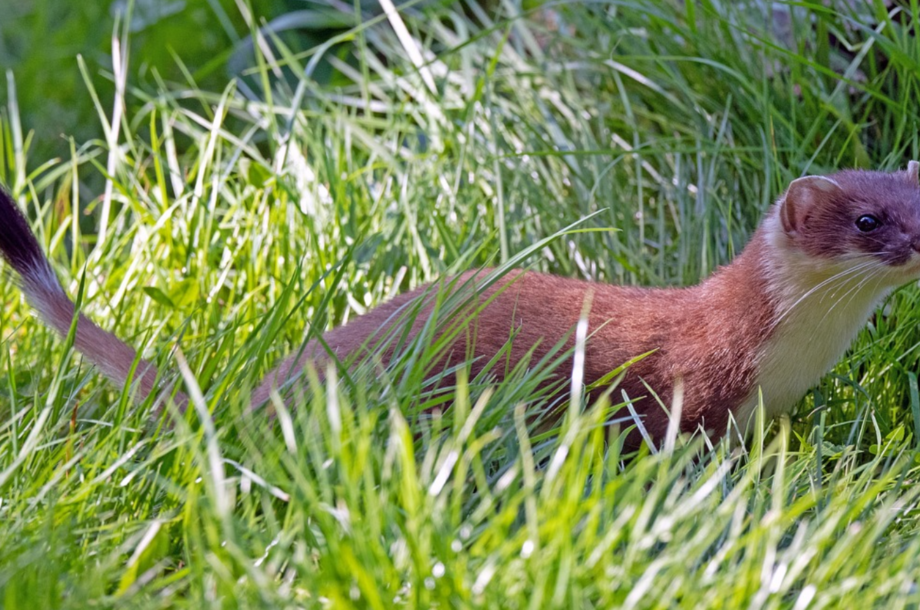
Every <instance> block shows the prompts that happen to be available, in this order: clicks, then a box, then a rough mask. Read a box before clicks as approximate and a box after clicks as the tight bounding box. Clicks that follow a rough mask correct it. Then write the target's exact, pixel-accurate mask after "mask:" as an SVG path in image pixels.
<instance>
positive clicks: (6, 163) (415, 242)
mask: <svg viewBox="0 0 920 610" xmlns="http://www.w3.org/2000/svg"><path fill="white" fill-rule="evenodd" d="M765 6H767V5H766V4H765V3H763V4H762V3H759V2H751V3H744V4H743V5H742V4H741V3H724V4H721V3H717V2H713V1H711V0H703V1H701V2H696V3H693V2H691V3H685V4H680V5H678V4H677V3H671V2H657V3H630V2H590V3H589V2H584V3H582V2H578V3H557V4H547V5H545V6H544V7H542V8H540V9H533V8H527V9H526V10H524V11H523V12H521V10H522V9H521V8H520V7H519V6H517V5H516V4H515V3H513V2H506V3H503V4H500V5H499V6H498V7H496V8H495V9H494V10H491V11H490V12H486V11H484V10H482V9H481V8H480V7H478V6H477V5H475V4H473V3H467V4H464V5H463V7H459V6H454V5H446V6H439V5H435V4H433V3H426V4H422V5H417V6H408V7H403V8H402V10H401V12H400V15H401V16H402V17H401V19H402V20H404V23H405V25H406V29H407V32H408V33H409V34H410V38H411V40H412V42H411V45H417V48H418V49H419V50H420V57H421V60H419V59H418V57H419V56H418V55H415V54H414V53H410V52H409V51H408V48H407V45H408V44H410V43H408V42H406V39H403V40H400V39H399V38H398V37H397V36H396V34H395V33H394V32H395V30H394V28H393V26H392V24H391V23H390V22H388V21H387V20H386V18H385V17H380V16H378V17H369V16H366V15H365V16H362V17H360V18H359V16H356V15H351V16H350V17H349V18H350V19H354V20H355V21H358V22H360V25H358V26H357V27H356V28H354V29H353V30H349V31H348V32H347V34H345V35H343V36H342V37H340V38H338V39H332V40H331V41H330V44H328V45H326V46H324V47H320V48H315V49H312V50H309V51H303V50H301V49H293V48H287V47H286V46H285V45H284V43H283V42H282V41H280V40H275V41H273V46H271V49H272V56H271V57H268V56H265V55H259V56H258V57H257V59H258V63H257V67H256V68H255V69H254V70H253V71H252V72H251V73H250V74H247V75H246V78H247V79H250V81H248V82H259V83H261V84H262V88H261V89H260V90H261V91H264V92H269V93H268V94H265V95H264V96H263V97H262V98H254V97H252V96H250V95H248V94H245V93H241V92H240V91H238V90H237V89H236V88H235V87H234V86H233V84H228V85H227V87H226V88H225V89H223V90H216V91H207V90H201V89H199V88H196V87H188V86H185V85H180V84H175V83H171V82H160V83H159V84H158V85H157V86H155V87H144V86H139V85H136V84H135V83H133V82H131V81H128V82H126V83H125V85H124V87H123V89H124V101H125V108H126V109H127V112H126V113H125V114H124V115H123V116H122V119H121V121H120V122H119V124H118V133H117V135H115V131H114V129H113V126H112V125H110V124H109V121H111V117H112V116H113V110H112V107H111V105H109V104H108V103H107V102H97V111H98V112H97V115H98V116H99V117H100V121H101V122H103V123H104V124H103V130H102V131H103V133H105V134H106V137H105V138H104V139H102V140H91V141H86V142H72V144H71V155H70V158H68V159H66V160H64V161H61V162H54V161H52V162H45V160H44V159H33V158H31V157H30V153H29V146H30V142H29V137H28V132H27V126H26V125H22V124H21V120H20V111H19V109H18V107H17V105H16V100H15V98H13V99H11V101H10V103H9V104H8V107H7V110H6V113H5V114H4V115H3V120H2V123H0V180H2V181H3V182H4V183H5V184H7V185H9V187H10V188H11V189H12V190H13V192H14V193H15V195H16V196H17V198H18V200H19V202H20V204H21V205H22V206H23V208H24V209H25V210H27V212H28V214H29V216H30V218H31V219H33V221H34V227H35V230H36V233H37V234H38V236H39V239H40V241H41V242H42V243H43V244H44V245H45V247H46V249H47V251H48V252H49V255H50V257H51V258H52V260H53V263H54V266H55V268H56V270H57V272H58V274H59V276H60V277H61V279H62V282H63V283H64V286H65V287H66V288H67V289H68V290H69V291H70V293H71V294H74V295H76V294H77V293H78V292H80V291H81V290H82V307H83V310H84V311H85V312H86V313H87V314H88V315H90V316H92V317H93V318H94V319H96V320H98V321H99V322H100V323H101V324H102V325H103V326H104V327H105V328H107V329H109V330H111V331H113V332H115V333H117V334H118V335H119V336H121V337H123V338H125V339H127V340H129V341H130V342H131V343H133V344H134V345H136V346H138V347H142V348H143V350H144V352H145V354H146V355H149V356H151V357H153V358H155V359H158V360H160V361H162V362H164V363H169V368H170V369H171V370H173V371H176V370H178V369H177V367H176V366H175V358H173V356H172V350H173V349H174V348H177V349H179V350H181V353H182V354H183V355H184V357H185V359H186V360H187V361H188V363H189V365H190V369H191V372H192V374H191V375H188V376H187V377H185V378H183V379H182V383H183V384H184V385H185V387H186V388H189V389H194V388H200V390H201V391H202V396H203V401H202V403H201V404H203V405H204V407H205V408H202V409H197V410H195V409H191V410H189V412H188V413H187V414H186V415H184V416H180V415H178V414H176V413H175V412H167V413H165V414H164V415H163V416H162V417H161V418H159V419H156V420H151V416H150V410H149V405H139V406H136V405H133V404H132V403H131V401H130V397H129V396H126V395H124V394H123V393H122V392H120V391H119V390H118V389H117V388H113V387H112V386H111V385H110V384H108V383H107V382H105V380H103V379H102V378H101V377H100V375H99V374H98V372H97V371H95V370H93V369H92V368H91V367H89V366H87V365H86V363H84V362H83V361H82V360H81V359H80V357H79V356H78V355H75V354H74V353H72V351H70V350H69V349H67V346H66V344H65V343H64V342H62V341H60V340H59V339H58V338H57V337H55V336H54V335H53V334H52V333H51V332H50V331H48V330H46V329H45V328H43V327H42V326H41V325H40V324H39V323H38V322H37V321H36V320H35V319H34V318H33V317H32V316H31V313H30V311H29V309H28V307H27V306H26V304H25V303H24V301H23V300H22V298H21V295H20V293H19V291H18V290H17V289H16V286H15V285H14V284H13V283H12V282H4V283H2V284H0V296H2V299H3V302H4V303H5V304H6V306H5V307H4V309H3V311H2V312H0V328H2V343H0V346H2V350H0V354H2V365H3V367H2V368H3V375H4V381H3V383H2V384H0V397H2V398H0V408H2V409H3V411H4V417H3V421H4V424H3V425H2V427H0V515H2V519H0V548H2V549H3V553H2V556H0V599H2V605H3V607H4V608H17V607H27V608H36V607H54V608H57V607H79V608H84V607H88V606H93V607H110V606H111V607H114V606H118V607H138V608H148V607H189V608H200V607H205V606H207V607H335V608H338V607H369V608H390V607H464V608H465V607H482V608H525V607H527V608H551V607H559V608H582V607H584V608H601V607H629V608H633V607H635V608H640V607H641V608H662V607H693V608H706V607H712V608H725V607H759V608H760V607H762V608H813V607H858V608H870V607H885V608H889V607H897V608H900V607H904V608H916V607H917V604H918V603H920V590H918V586H917V575H918V573H920V565H918V563H920V538H918V536H917V534H918V525H920V521H918V519H920V517H918V509H917V501H918V498H917V496H918V494H920V491H918V490H920V487H918V486H917V485H916V479H917V464H918V461H920V460H918V456H920V453H918V449H920V447H918V443H920V433H918V430H920V399H918V395H917V380H916V371H917V364H918V349H917V346H918V344H920V331H918V328H920V319H918V317H920V316H918V313H917V312H918V311H920V308H918V302H917V301H918V299H920V293H918V290H917V288H916V287H914V286H911V287H906V288H904V289H902V290H900V291H898V292H897V293H896V294H895V295H893V296H892V297H891V298H890V299H889V300H888V301H887V302H886V303H885V304H884V306H883V307H882V308H880V310H879V311H878V312H877V314H876V315H875V316H874V318H873V320H872V322H871V323H870V325H869V327H868V329H867V330H866V331H865V332H863V333H862V334H861V335H860V337H859V339H858V341H857V342H856V344H855V345H854V347H853V349H852V350H851V352H850V353H849V354H848V355H847V356H846V357H845V358H844V359H843V361H841V363H840V364H839V365H838V366H837V368H836V369H835V370H834V372H833V373H831V374H829V375H828V376H827V377H826V378H825V379H824V380H823V381H822V382H821V383H820V385H819V386H818V387H817V388H816V389H815V391H814V392H812V393H811V394H810V395H809V396H807V397H805V399H804V400H803V402H802V403H801V404H800V405H799V406H798V407H797V408H796V409H795V411H794V412H793V413H792V414H791V417H790V418H784V419H783V420H780V421H778V422H773V423H772V424H770V423H769V422H765V423H764V426H762V427H760V430H761V432H759V433H758V434H755V436H754V437H753V438H752V439H750V440H749V442H748V443H747V444H746V446H743V447H740V446H736V447H729V446H727V445H718V446H716V447H713V448H709V449H707V448H705V447H702V445H703V443H702V441H700V440H699V439H696V440H694V441H691V442H689V443H688V442H685V441H684V440H678V442H676V443H675V447H674V448H673V449H671V448H669V449H668V450H665V451H660V452H657V453H647V454H646V455H643V456H641V457H640V458H638V459H632V460H624V459H623V456H621V455H620V453H619V450H618V443H617V436H616V431H615V430H613V429H611V428H610V427H608V426H604V425H603V422H604V421H605V419H606V417H607V416H608V415H609V412H610V410H611V409H613V408H615V406H616V405H613V406H611V405H607V404H601V405H596V406H595V407H594V408H592V409H588V410H581V409H579V408H578V405H577V404H576V405H574V406H572V407H571V408H569V410H568V412H567V414H566V417H565V418H564V419H563V420H562V421H561V422H560V424H559V425H558V426H556V427H555V428H553V429H552V430H549V431H547V430H545V429H542V428H537V427H535V426H534V425H533V424H532V423H531V422H530V421H529V420H528V419H527V418H525V417H524V416H523V410H524V409H525V408H529V409H535V408H539V407H540V405H541V404H543V403H542V402H541V398H540V396H538V395H535V394H534V392H533V388H534V387H535V386H536V385H537V383H538V382H539V381H540V379H541V378H543V376H545V375H546V374H547V371H546V369H545V367H534V368H532V369H529V370H520V371H516V372H515V374H513V375H511V376H509V378H508V379H506V380H505V381H504V382H502V383H489V382H488V381H487V380H483V379H471V380H467V379H465V377H464V376H463V375H462V374H461V376H460V381H459V382H458V384H457V386H456V387H455V388H453V389H452V392H453V400H452V402H451V408H450V409H449V410H446V411H444V412H443V413H442V412H438V411H436V412H434V413H431V412H429V411H427V410H426V409H425V407H426V403H425V400H426V396H427V390H426V387H425V385H424V373H425V371H426V368H427V367H428V366H429V365H430V364H431V361H432V355H431V354H432V349H431V347H432V346H431V345H428V344H426V343H425V342H421V343H419V344H418V345H415V346H413V348H412V349H411V350H409V352H408V354H407V356H406V358H404V359H402V360H400V362H399V363H397V364H396V365H394V366H393V367H391V368H390V369H388V370H383V371H382V370H379V369H377V370H375V369H371V370H369V371H368V370H366V369H362V371H359V372H358V373H356V374H354V375H350V376H348V377H346V378H343V379H342V380H341V381H340V382H336V381H337V380H336V377H335V374H334V372H330V374H331V375H332V378H327V381H326V382H320V381H319V380H318V377H317V376H316V375H315V374H313V375H308V380H307V382H305V384H304V385H303V386H302V387H301V388H300V390H301V391H300V392H299V393H298V399H297V400H296V401H295V403H296V404H295V405H294V408H292V409H291V410H286V409H284V408H281V410H280V413H279V416H278V418H277V419H276V420H275V421H274V423H270V422H268V421H266V420H265V419H264V418H263V417H261V416H259V415H257V414H250V413H248V412H247V411H246V406H247V405H246V400H245V397H246V396H247V395H248V391H249V389H251V388H252V386H253V385H254V384H255V383H256V382H257V380H258V379H259V378H260V376H261V374H263V373H264V372H265V371H266V370H267V369H268V368H269V367H270V366H271V365H272V363H274V362H275V361H276V360H277V359H278V358H279V357H281V356H282V355H283V354H285V353H288V352H289V351H291V350H294V349H297V347H298V346H299V345H301V343H302V340H303V337H304V333H305V330H306V329H318V330H322V329H326V328H329V327H332V326H334V325H337V324H341V323H344V322H346V321H347V320H349V319H350V318H352V317H354V316H356V315H358V314H360V313H361V312H363V311H365V310H366V309H367V308H369V307H372V306H373V305H375V304H377V303H380V302H382V301H384V300H386V299H387V298H388V297H389V296H391V295H393V294H395V293H397V292H400V291H402V290H405V289H407V288H409V287H413V286H417V285H419V284H422V283H424V282H427V281H431V280H434V279H437V278H439V277H441V276H443V275H445V274H447V273H449V272H452V271H456V270H460V269H466V268H470V267H473V266H476V265H482V264H493V265H498V266H500V267H501V266H504V265H507V264H510V263H514V264H525V265H528V266H531V267H534V268H538V269H541V270H545V271H552V272H555V273H560V274H564V275H569V276H579V277H587V278H592V279H598V280H603V281H612V282H622V283H639V284H646V285H672V284H688V283H692V282H695V281H697V280H698V279H699V278H700V277H701V276H704V275H705V274H707V273H708V272H710V271H711V270H712V269H713V268H714V267H716V266H717V265H719V264H723V263H725V262H727V261H729V260H730V259H731V258H732V256H733V255H734V254H735V253H737V252H738V251H739V250H740V248H741V247H742V246H743V244H744V243H745V240H746V238H747V236H748V235H749V234H750V232H751V231H752V229H753V228H754V226H756V223H757V220H758V219H759V217H760V216H761V215H762V213H763V212H764V210H765V209H766V207H767V206H768V205H769V203H770V202H771V201H772V199H773V198H774V197H776V196H777V195H778V194H779V193H780V192H781V190H782V188H783V186H784V184H786V183H787V182H788V180H790V179H792V178H794V177H796V176H798V175H800V174H802V173H805V172H816V173H817V172H823V171H829V170H833V169H835V168H838V167H845V166H854V165H856V166H868V167H882V168H895V167H903V166H904V165H905V164H906V161H907V160H908V159H910V158H916V157H917V156H920V140H918V136H917V134H918V127H920V110H918V108H917V105H916V104H915V103H914V100H915V99H916V90H917V87H918V84H920V80H918V79H917V76H916V74H917V73H918V72H917V70H918V67H920V47H918V46H917V44H916V28H917V27H918V26H917V25H916V24H920V20H918V17H920V15H918V11H920V9H918V6H917V5H916V3H911V4H910V5H907V6H905V7H902V8H899V9H895V10H893V11H892V12H893V13H894V14H893V15H891V16H889V14H887V13H886V12H885V10H884V9H883V6H882V4H881V3H874V4H871V5H868V4H867V5H865V6H863V5H860V6H859V8H854V9H829V8H827V7H825V6H824V5H821V4H809V3H798V4H790V5H783V6H781V7H780V8H783V7H785V9H787V10H788V15H789V17H790V18H789V20H788V27H786V25H784V24H786V21H783V20H781V19H780V17H774V16H773V14H772V13H770V12H766V13H765V12H764V11H766V9H765V8H764V7H765ZM339 8H340V9H341V10H348V7H342V6H340V7H339ZM850 10H852V11H862V13H855V12H853V13H851V12H847V11H850ZM838 11H843V12H838ZM365 17H366V18H365ZM122 43H123V45H130V44H131V41H130V39H127V38H125V39H123V40H122ZM261 48H263V49H265V48H268V46H263V47H261ZM413 56H414V57H416V59H415V60H413ZM320 58H321V59H323V60H324V61H328V62H330V63H331V65H332V66H333V67H334V68H335V69H336V70H337V71H338V72H337V74H338V76H337V77H336V78H333V79H330V80H329V82H328V83H326V84H322V85H320V84H317V82H316V81H314V80H312V79H311V78H310V77H309V74H310V70H311V66H315V65H316V61H318V60H319V59H320ZM314 60H316V61H314ZM282 64H283V65H284V66H286V68H287V69H288V70H287V71H282V70H281V69H280V68H279V66H280V65H282ZM291 74H296V75H299V76H298V77H297V79H295V80H292V79H291V78H290V75H291ZM305 74H306V76H305ZM85 86H86V87H87V88H88V90H94V89H95V88H96V87H97V83H96V82H95V81H94V80H93V79H87V80H86V81H85ZM116 89H118V88H117V87H116ZM250 89H251V87H250ZM103 99H105V98H103ZM92 184H101V185H104V186H103V187H102V188H99V189H91V188H90V187H88V186H87V185H92ZM592 214H594V215H593V216H591V215H592ZM589 216H590V217H589ZM578 221H581V224H579V225H578V227H579V228H580V229H590V230H581V231H579V232H566V233H562V234H560V231H562V229H564V228H566V227H569V226H571V225H572V224H573V223H576V222H578ZM103 227H105V228H104V229H103ZM521 254H525V255H527V254H529V255H528V256H526V257H525V258H524V260H523V263H522V262H520V261H519V260H518V255H521ZM174 375H178V373H174Z"/></svg>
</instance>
